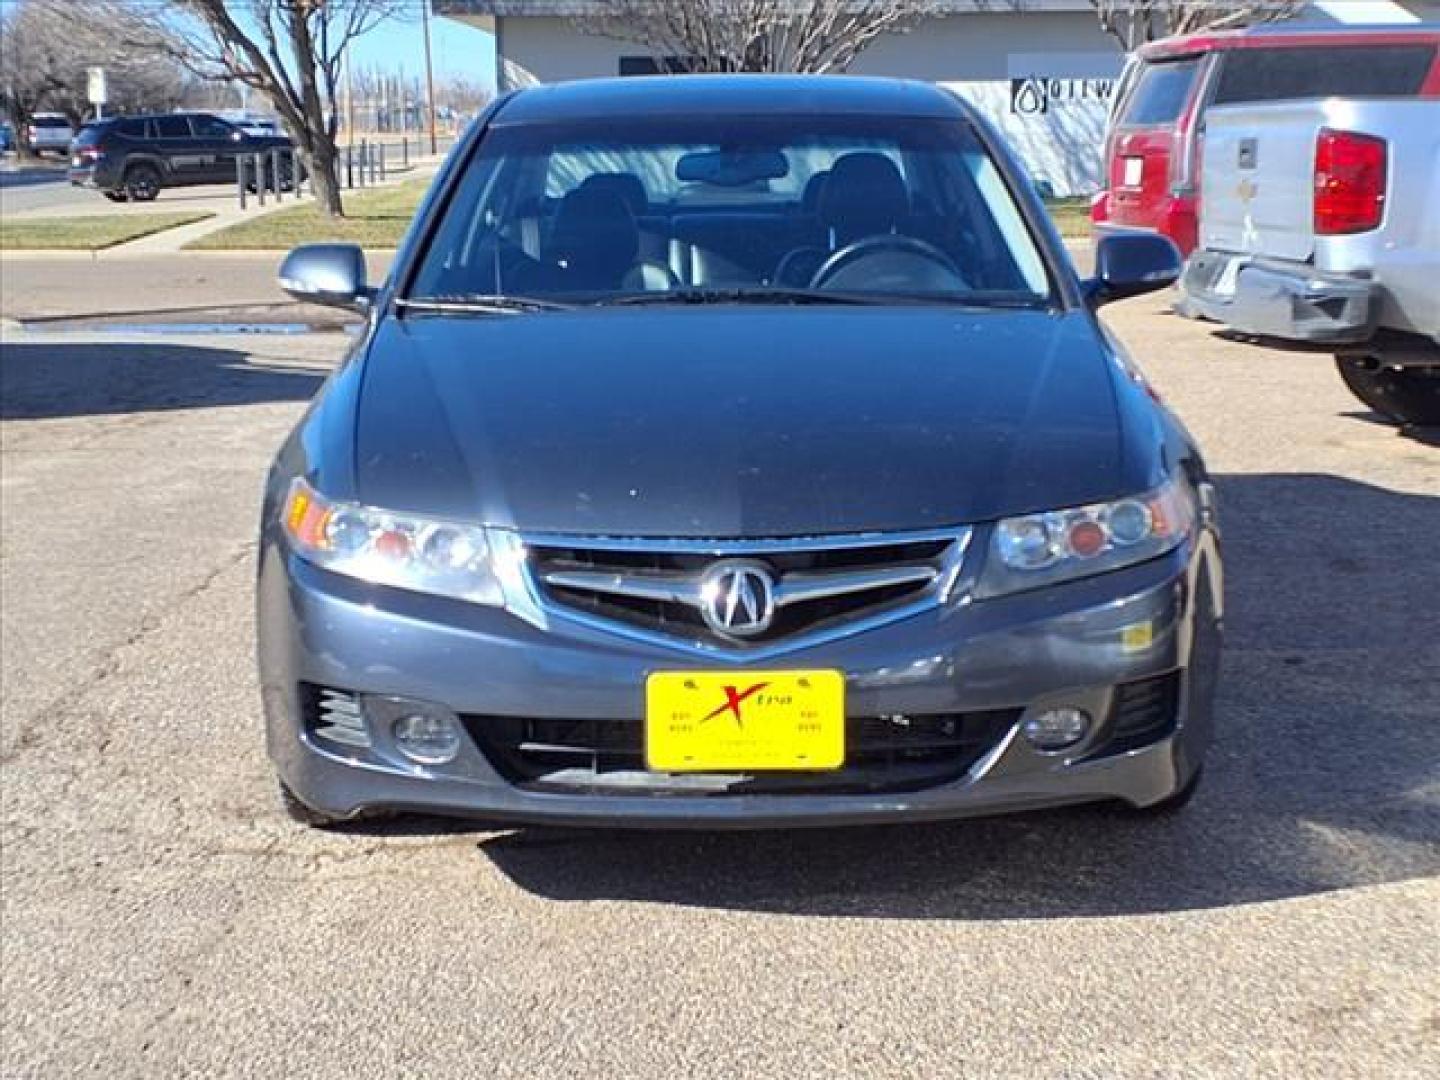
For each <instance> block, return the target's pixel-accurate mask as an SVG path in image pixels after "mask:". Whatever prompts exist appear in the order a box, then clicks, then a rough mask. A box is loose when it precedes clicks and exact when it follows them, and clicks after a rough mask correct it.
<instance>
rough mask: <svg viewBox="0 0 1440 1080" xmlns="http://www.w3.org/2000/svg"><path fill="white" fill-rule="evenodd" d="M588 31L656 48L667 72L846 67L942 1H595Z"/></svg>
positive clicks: (584, 24)
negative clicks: (887, 36)
mask: <svg viewBox="0 0 1440 1080" xmlns="http://www.w3.org/2000/svg"><path fill="white" fill-rule="evenodd" d="M583 6H584V7H585V8H586V9H588V11H586V12H584V13H581V14H578V15H575V16H574V17H573V22H574V24H575V26H576V27H577V28H578V29H580V30H581V31H583V32H585V33H588V34H595V35H598V36H601V37H607V38H611V39H613V40H617V41H630V42H634V43H636V44H638V45H642V46H644V47H645V48H647V49H649V50H650V51H651V52H652V53H653V54H654V56H655V59H656V63H657V68H658V69H659V70H661V71H802V72H812V73H820V74H824V73H832V72H841V71H844V70H846V69H847V68H848V67H849V66H850V65H851V64H852V63H854V61H855V58H856V57H857V56H859V55H860V53H861V52H863V51H864V50H865V49H866V48H867V47H868V46H869V45H870V44H872V43H873V42H874V41H875V39H876V38H878V37H880V36H881V35H882V34H903V33H905V32H907V31H909V30H911V29H913V28H914V27H915V26H916V24H918V23H919V22H920V21H921V20H923V19H924V18H926V17H927V16H929V15H933V14H937V13H938V12H940V11H941V10H942V9H943V8H944V7H946V6H947V5H945V4H943V3H940V2H937V0H593V2H591V3H589V4H586V5H583Z"/></svg>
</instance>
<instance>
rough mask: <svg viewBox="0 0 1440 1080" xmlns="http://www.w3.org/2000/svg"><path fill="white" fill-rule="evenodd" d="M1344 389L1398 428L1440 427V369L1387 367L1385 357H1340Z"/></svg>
mask: <svg viewBox="0 0 1440 1080" xmlns="http://www.w3.org/2000/svg"><path fill="white" fill-rule="evenodd" d="M1335 366H1336V367H1337V368H1338V369H1339V371H1340V378H1341V379H1343V380H1344V382H1345V386H1346V387H1347V388H1348V389H1349V390H1350V392H1351V393H1352V394H1354V395H1355V396H1356V397H1357V398H1359V399H1360V400H1361V401H1362V402H1364V403H1365V404H1366V405H1368V406H1369V407H1370V408H1372V409H1374V410H1375V411H1376V412H1378V413H1380V414H1381V415H1383V416H1386V417H1388V418H1389V419H1391V420H1393V421H1395V422H1396V423H1398V424H1415V425H1417V426H1419V427H1429V426H1431V425H1435V424H1440V367H1403V368H1401V367H1388V366H1386V365H1385V364H1384V362H1383V357H1369V356H1337V357H1336V358H1335Z"/></svg>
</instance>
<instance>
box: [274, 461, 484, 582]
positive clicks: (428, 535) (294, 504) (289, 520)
mask: <svg viewBox="0 0 1440 1080" xmlns="http://www.w3.org/2000/svg"><path fill="white" fill-rule="evenodd" d="M281 525H282V526H283V528H284V530H285V535H286V536H288V537H289V538H290V542H291V543H292V544H294V545H295V550H296V551H297V552H299V553H300V554H301V555H302V556H304V557H305V558H306V559H308V560H310V561H311V562H313V563H315V564H316V565H317V566H323V567H324V568H325V569H327V570H333V571H335V573H337V574H347V575H349V576H350V577H355V578H360V579H362V580H364V581H373V582H375V583H377V584H380V585H393V586H395V587H396V588H400V589H412V590H414V591H416V592H424V593H435V594H437V595H440V596H453V597H455V598H456V599H459V600H469V601H471V602H473V603H477V604H494V605H497V606H498V605H502V604H503V603H504V590H503V589H502V587H501V584H500V581H499V580H498V578H497V576H496V573H495V568H494V566H493V565H492V558H491V544H490V537H489V536H488V535H487V533H486V530H484V529H482V528H480V527H478V526H475V525H465V524H461V523H458V522H452V521H432V520H428V519H425V518H419V517H415V516H414V515H412V514H395V513H391V512H390V511H388V510H375V509H372V508H370V507H366V506H358V505H356V504H354V503H341V502H332V501H330V500H329V499H326V498H325V497H324V496H323V495H321V494H320V493H319V492H317V491H316V490H315V489H314V488H312V487H311V486H310V485H309V484H307V483H306V482H305V481H304V480H303V479H300V478H299V477H297V478H296V479H295V480H294V481H292V482H291V484H290V492H289V494H288V495H287V496H286V499H285V506H284V509H283V510H282V512H281Z"/></svg>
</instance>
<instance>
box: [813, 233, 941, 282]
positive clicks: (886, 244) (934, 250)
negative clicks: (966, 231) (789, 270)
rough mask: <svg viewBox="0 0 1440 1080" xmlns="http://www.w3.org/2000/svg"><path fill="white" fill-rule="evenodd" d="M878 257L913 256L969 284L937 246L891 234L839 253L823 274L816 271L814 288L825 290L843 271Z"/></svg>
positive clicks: (824, 265)
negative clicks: (861, 261)
mask: <svg viewBox="0 0 1440 1080" xmlns="http://www.w3.org/2000/svg"><path fill="white" fill-rule="evenodd" d="M874 255H913V256H914V257H915V258H917V259H923V260H925V261H926V262H930V263H934V264H935V265H937V266H939V267H940V268H941V269H942V270H944V271H945V272H946V273H947V274H951V275H953V276H954V277H955V279H956V280H957V281H959V282H960V283H961V284H962V285H963V283H964V281H965V275H963V274H962V273H960V268H959V267H958V266H956V265H955V260H954V259H952V258H950V256H949V255H947V254H945V252H943V251H941V250H940V249H939V248H938V247H936V246H935V245H934V244H931V243H928V242H927V241H925V240H917V239H916V238H915V237H913V236H901V235H899V234H895V233H887V234H885V235H882V236H867V237H866V238H865V239H863V240H857V241H855V243H853V244H847V245H846V246H845V247H843V248H841V249H840V250H839V251H837V252H835V254H834V255H831V256H830V257H829V258H828V259H826V260H825V261H824V263H822V264H821V266H820V269H819V270H816V271H815V276H814V277H813V278H811V279H810V288H812V289H823V288H825V287H826V286H827V285H829V284H830V282H831V281H833V280H834V279H835V278H836V277H838V276H839V275H840V273H841V272H842V271H844V270H848V269H849V268H850V267H852V266H854V265H855V264H856V263H857V262H859V261H860V260H862V259H868V258H870V257H872V256H874Z"/></svg>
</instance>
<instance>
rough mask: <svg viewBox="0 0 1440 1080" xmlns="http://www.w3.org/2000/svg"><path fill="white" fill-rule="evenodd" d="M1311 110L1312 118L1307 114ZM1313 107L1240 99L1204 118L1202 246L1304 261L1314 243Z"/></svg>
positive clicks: (1317, 121)
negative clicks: (1259, 105)
mask: <svg viewBox="0 0 1440 1080" xmlns="http://www.w3.org/2000/svg"><path fill="white" fill-rule="evenodd" d="M1310 112H1313V114H1314V115H1313V120H1312V118H1311V117H1310V116H1308V115H1303V114H1307V113H1310ZM1323 123H1324V120H1323V112H1322V110H1321V107H1320V104H1319V103H1318V102H1317V103H1315V105H1314V106H1313V107H1311V108H1305V107H1302V106H1295V105H1291V106H1289V107H1287V108H1284V109H1279V110H1276V109H1270V108H1256V107H1254V106H1236V107H1234V108H1216V109H1211V110H1210V111H1209V112H1208V113H1207V114H1206V118H1205V142H1204V149H1203V151H1202V153H1203V161H1202V164H1201V170H1202V171H1201V182H1200V190H1201V192H1202V204H1201V220H1200V246H1201V247H1204V248H1209V249H1210V250H1212V251H1233V252H1238V253H1241V254H1246V255H1264V256H1269V257H1271V258H1276V259H1286V260H1290V261H1294V262H1302V261H1304V260H1306V259H1308V258H1310V256H1311V254H1312V253H1313V252H1314V249H1315V232H1314V220H1313V219H1314V188H1313V177H1314V172H1315V133H1316V131H1317V130H1318V129H1319V128H1320V127H1321V126H1322V125H1323Z"/></svg>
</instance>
